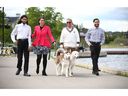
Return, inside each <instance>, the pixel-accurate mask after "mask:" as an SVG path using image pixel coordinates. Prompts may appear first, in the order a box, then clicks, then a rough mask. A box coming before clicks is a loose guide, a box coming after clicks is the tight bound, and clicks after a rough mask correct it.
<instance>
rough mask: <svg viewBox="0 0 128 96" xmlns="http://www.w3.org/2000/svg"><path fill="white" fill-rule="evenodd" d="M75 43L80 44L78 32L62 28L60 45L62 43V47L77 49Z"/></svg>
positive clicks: (74, 29)
mask: <svg viewBox="0 0 128 96" xmlns="http://www.w3.org/2000/svg"><path fill="white" fill-rule="evenodd" d="M69 31H71V32H69ZM77 42H80V36H79V33H78V30H77V29H76V28H73V30H72V29H68V30H67V27H65V28H63V30H62V32H61V36H60V43H63V44H64V47H77Z"/></svg>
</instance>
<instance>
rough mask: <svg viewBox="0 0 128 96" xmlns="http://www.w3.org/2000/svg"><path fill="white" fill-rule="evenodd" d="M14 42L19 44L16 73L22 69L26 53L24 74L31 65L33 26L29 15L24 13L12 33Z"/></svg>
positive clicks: (25, 74)
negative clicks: (29, 22)
mask: <svg viewBox="0 0 128 96" xmlns="http://www.w3.org/2000/svg"><path fill="white" fill-rule="evenodd" d="M11 39H12V41H13V43H15V44H17V47H18V48H17V58H18V62H17V68H18V70H17V71H16V75H19V74H20V72H21V71H22V59H23V55H24V76H30V74H28V67H29V50H30V47H31V27H30V26H29V25H28V17H27V16H26V15H22V16H21V18H20V20H19V22H18V24H17V25H16V26H15V28H14V29H13V31H12V33H11Z"/></svg>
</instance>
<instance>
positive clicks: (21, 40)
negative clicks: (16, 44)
mask: <svg viewBox="0 0 128 96" xmlns="http://www.w3.org/2000/svg"><path fill="white" fill-rule="evenodd" d="M18 40H19V41H26V40H28V39H27V38H25V39H18Z"/></svg>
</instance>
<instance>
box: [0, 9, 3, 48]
mask: <svg viewBox="0 0 128 96" xmlns="http://www.w3.org/2000/svg"><path fill="white" fill-rule="evenodd" d="M0 8H2V25H1V27H2V48H3V47H4V7H0Z"/></svg>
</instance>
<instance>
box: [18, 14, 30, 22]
mask: <svg viewBox="0 0 128 96" xmlns="http://www.w3.org/2000/svg"><path fill="white" fill-rule="evenodd" d="M24 17H25V18H27V19H28V17H27V16H26V15H22V16H21V17H20V20H19V21H18V24H20V23H22V21H21V19H23V18H24ZM26 24H28V20H27V22H26Z"/></svg>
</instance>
